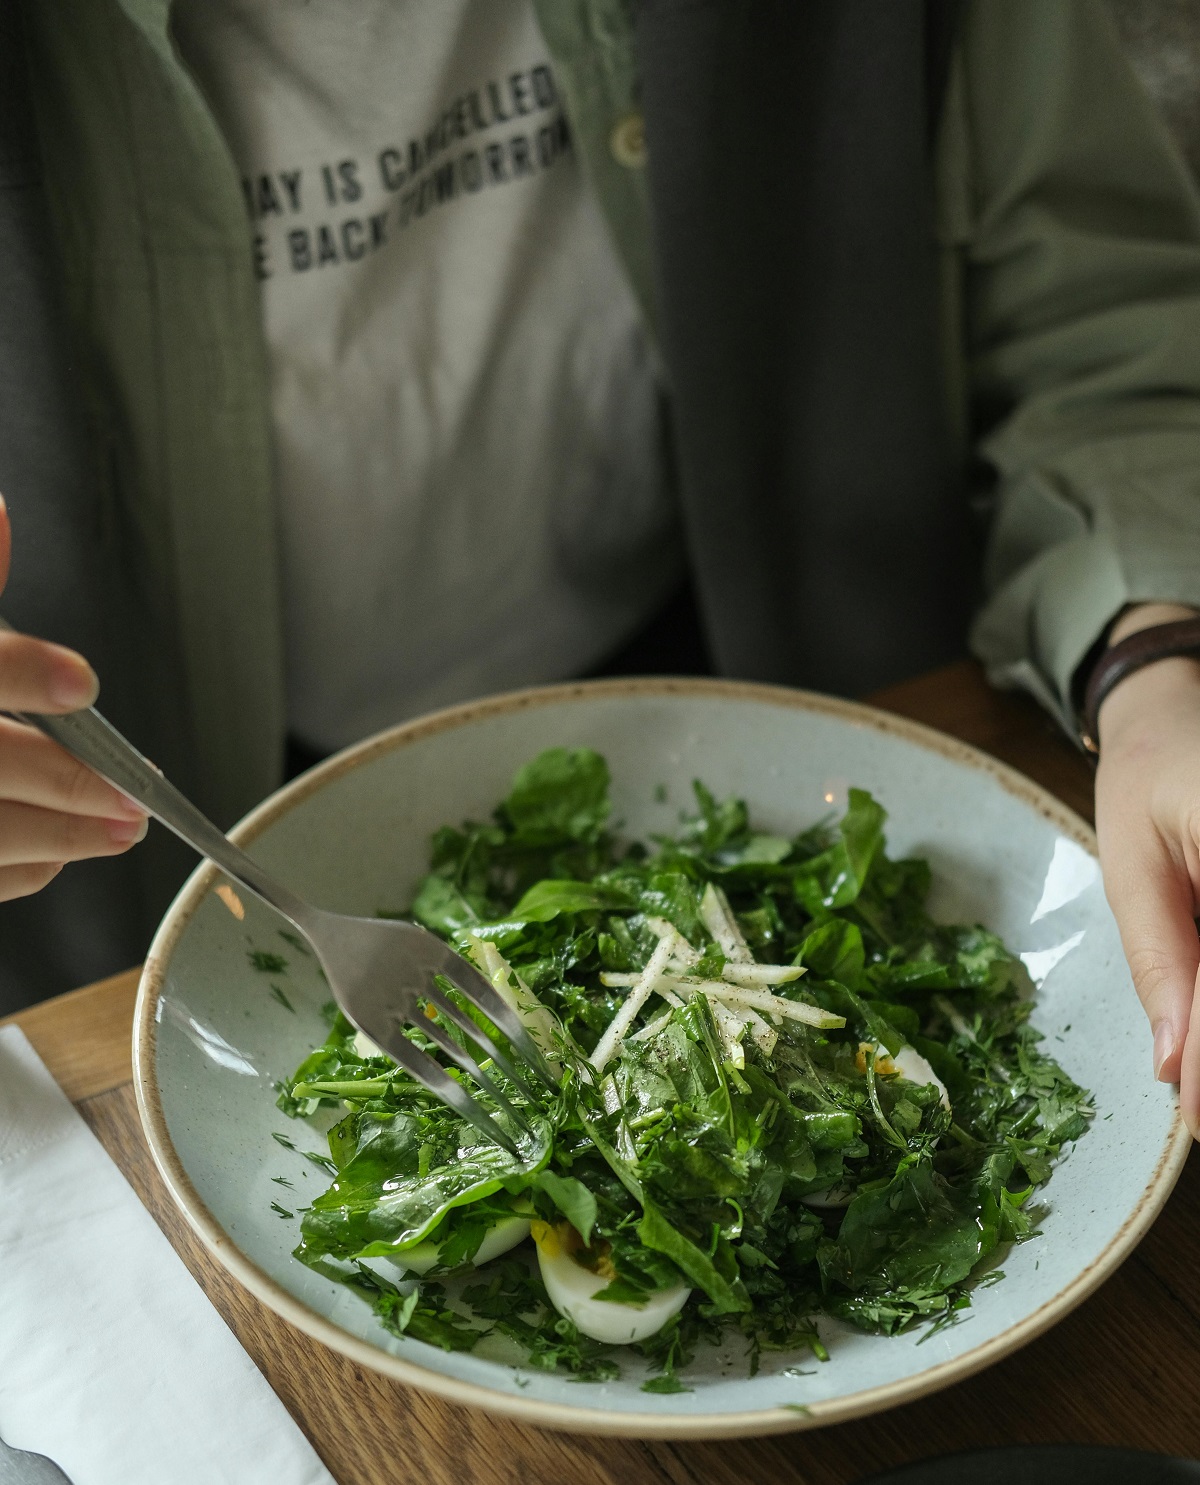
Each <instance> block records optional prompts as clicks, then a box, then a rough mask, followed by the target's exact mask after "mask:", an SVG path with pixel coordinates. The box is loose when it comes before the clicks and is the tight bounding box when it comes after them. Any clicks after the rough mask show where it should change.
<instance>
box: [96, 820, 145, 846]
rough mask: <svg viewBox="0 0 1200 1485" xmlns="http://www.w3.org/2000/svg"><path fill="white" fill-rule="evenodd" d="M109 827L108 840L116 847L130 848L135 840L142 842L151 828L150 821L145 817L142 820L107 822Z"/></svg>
mask: <svg viewBox="0 0 1200 1485" xmlns="http://www.w3.org/2000/svg"><path fill="white" fill-rule="evenodd" d="M105 824H106V825H107V826H108V838H109V840H111V841H112V843H113V844H114V845H117V846H128V845H132V844H133V842H134V841H135V840H141V838H142V836H144V835H145V833H146V830H147V829H148V827H149V824H150V822H149V820H147V819H146V818H145V816H143V817H142V818H141V819H140V820H106V821H105Z"/></svg>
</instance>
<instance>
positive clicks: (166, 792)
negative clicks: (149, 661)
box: [0, 619, 558, 1155]
mask: <svg viewBox="0 0 1200 1485" xmlns="http://www.w3.org/2000/svg"><path fill="white" fill-rule="evenodd" d="M0 629H4V630H8V631H9V632H11V626H10V625H8V624H6V623H5V622H4V620H3V619H0ZM9 715H11V716H13V717H15V719H16V720H17V721H19V722H25V723H27V724H29V725H31V726H33V727H36V728H38V729H39V730H40V731H41V732H44V733H45V734H46V736H47V737H50V738H53V740H54V741H55V742H56V743H58V744H60V746H62V747H64V748H65V749H66V750H67V752H68V753H70V754H72V756H74V757H75V758H78V759H79V761H80V762H81V763H85V764H86V765H87V766H88V767H89V768H92V769H94V770H95V771H96V772H97V773H98V774H100V775H101V776H102V777H103V778H105V779H107V780H108V782H109V783H110V784H112V785H113V786H114V787H115V788H117V789H119V790H120V791H121V793H122V794H126V795H128V796H129V798H130V799H133V800H135V801H136V802H137V803H138V804H140V805H142V806H143V808H145V809H147V810H149V812H150V813H151V814H152V815H153V816H154V818H155V819H156V820H160V821H161V822H162V823H163V824H164V825H166V826H167V827H168V829H170V830H173V831H174V832H175V834H176V835H178V836H179V837H180V838H181V839H182V840H185V841H186V842H187V843H188V845H189V846H192V847H193V848H194V849H195V850H197V851H199V852H200V854H201V855H202V856H207V857H208V859H209V860H210V861H213V862H215V863H216V864H217V865H218V866H219V867H220V868H221V870H222V871H224V872H225V873H226V874H227V875H228V876H230V877H232V878H233V880H234V881H235V882H238V883H240V885H241V886H243V887H245V888H246V889H247V890H248V891H250V892H253V893H254V895H255V896H256V897H260V898H262V900H263V901H264V902H265V903H266V904H267V905H268V906H269V907H273V908H274V909H275V910H276V912H279V913H282V914H283V916H284V917H285V918H286V919H287V920H288V922H289V923H291V924H292V925H293V927H295V928H296V929H298V930H299V931H300V933H302V934H303V935H304V937H305V938H306V939H307V940H308V942H309V944H311V946H312V949H313V952H314V953H315V954H316V957H317V960H318V962H319V963H320V965H321V968H322V969H323V970H324V971H325V977H326V979H327V980H328V981H329V987H330V989H331V990H332V992H333V998H334V1001H335V1002H336V1003H337V1006H338V1009H339V1010H341V1012H342V1013H343V1015H345V1016H346V1018H347V1019H348V1020H349V1021H350V1022H351V1023H352V1024H353V1025H354V1026H356V1027H357V1028H358V1030H359V1031H362V1032H364V1033H365V1034H366V1035H367V1036H369V1037H370V1038H371V1040H372V1041H373V1042H376V1043H378V1045H379V1046H381V1047H382V1048H383V1049H384V1051H385V1052H386V1053H387V1054H388V1056H389V1057H391V1058H392V1059H393V1060H394V1061H395V1062H397V1063H398V1064H399V1065H400V1066H401V1067H402V1068H404V1070H405V1071H406V1072H407V1073H409V1074H410V1075H411V1076H412V1077H413V1078H415V1079H416V1081H417V1082H418V1083H421V1084H423V1085H424V1087H426V1088H427V1089H428V1090H429V1091H430V1093H432V1094H433V1095H434V1096H435V1097H436V1098H438V1099H440V1100H441V1102H442V1103H444V1104H447V1105H449V1107H450V1108H452V1109H454V1111H455V1112H456V1113H458V1114H461V1115H462V1117H463V1118H464V1119H469V1120H470V1121H471V1123H472V1124H473V1125H474V1126H475V1127H476V1129H478V1130H479V1131H480V1132H481V1133H482V1134H484V1135H486V1136H487V1138H488V1139H490V1140H493V1141H495V1143H496V1144H498V1145H502V1146H503V1147H504V1148H505V1149H506V1150H508V1151H509V1152H510V1154H513V1155H519V1153H520V1152H519V1150H518V1149H517V1145H516V1143H515V1142H514V1141H513V1140H512V1138H510V1136H509V1135H508V1134H507V1132H506V1131H505V1130H504V1129H503V1128H501V1126H500V1125H499V1124H498V1123H497V1122H496V1120H495V1119H493V1118H492V1116H491V1115H490V1114H489V1113H488V1112H487V1110H486V1109H485V1108H483V1107H482V1105H480V1104H479V1103H478V1102H477V1101H476V1100H475V1099H474V1098H473V1097H472V1096H471V1094H470V1093H468V1091H467V1090H466V1089H465V1088H464V1087H463V1086H462V1084H461V1083H460V1082H458V1081H457V1079H455V1078H452V1077H451V1076H450V1075H449V1073H447V1072H446V1070H445V1069H444V1068H443V1067H442V1066H441V1065H440V1063H438V1062H437V1061H436V1059H435V1058H433V1057H430V1056H429V1055H428V1054H427V1053H426V1052H423V1051H422V1050H421V1049H420V1048H419V1047H417V1046H415V1045H414V1044H413V1043H412V1042H411V1041H410V1040H409V1039H408V1037H407V1036H406V1035H405V1034H404V1031H403V1029H402V1028H403V1026H404V1025H405V1024H408V1025H419V1026H420V1029H421V1031H422V1032H423V1033H424V1035H425V1036H427V1037H428V1038H429V1039H430V1040H431V1041H433V1042H435V1043H436V1044H437V1046H439V1047H440V1048H441V1049H442V1051H443V1052H445V1054H446V1055H447V1056H448V1057H449V1058H450V1059H451V1061H452V1062H454V1063H455V1064H456V1065H457V1066H458V1067H460V1068H461V1069H462V1071H463V1072H465V1073H466V1074H467V1075H468V1076H469V1077H470V1078H472V1079H473V1080H474V1081H475V1082H476V1083H478V1084H479V1086H480V1087H481V1088H483V1089H485V1090H486V1092H487V1093H488V1094H490V1095H491V1097H492V1098H493V1099H494V1100H495V1102H496V1103H497V1104H498V1105H499V1106H500V1107H501V1108H502V1109H504V1111H505V1112H506V1113H507V1114H508V1115H509V1117H510V1118H511V1119H512V1120H513V1122H514V1123H515V1124H516V1125H517V1126H518V1128H519V1129H521V1130H523V1131H524V1132H525V1133H528V1132H529V1125H528V1124H527V1122H526V1120H525V1119H524V1117H523V1116H522V1114H521V1113H520V1111H519V1110H518V1109H516V1108H514V1107H513V1105H512V1103H511V1102H510V1101H509V1099H508V1098H507V1097H505V1095H504V1093H503V1091H502V1090H501V1089H500V1088H498V1087H497V1086H496V1084H495V1083H494V1082H493V1080H492V1079H491V1078H489V1077H488V1075H487V1073H485V1072H484V1070H483V1069H482V1068H481V1067H480V1066H479V1064H478V1062H477V1061H476V1060H475V1058H474V1057H472V1056H471V1054H470V1053H469V1052H467V1051H464V1049H463V1048H462V1047H461V1046H460V1045H459V1044H458V1042H457V1041H456V1040H455V1038H454V1037H453V1036H451V1034H450V1031H449V1030H448V1026H449V1025H453V1026H455V1027H457V1028H458V1030H459V1031H460V1032H461V1033H462V1034H463V1035H464V1036H466V1037H467V1038H469V1040H470V1041H471V1042H472V1043H474V1044H475V1046H476V1047H477V1048H478V1049H480V1050H481V1051H482V1053H483V1054H484V1057H485V1058H491V1060H492V1062H493V1063H494V1064H495V1065H496V1066H497V1067H499V1068H500V1069H501V1071H502V1072H504V1073H505V1074H506V1076H507V1077H508V1078H509V1079H510V1080H511V1081H512V1083H513V1084H514V1085H515V1086H516V1087H517V1088H519V1089H520V1090H521V1092H522V1093H524V1094H525V1096H526V1098H528V1099H530V1100H531V1101H532V1098H533V1095H532V1093H531V1092H530V1089H529V1087H528V1084H527V1083H526V1082H525V1080H524V1078H523V1077H522V1076H521V1074H520V1073H519V1072H518V1070H517V1069H516V1067H514V1065H513V1063H512V1060H511V1059H510V1058H509V1057H508V1056H507V1055H506V1054H505V1053H504V1052H503V1051H502V1050H501V1048H500V1047H498V1046H497V1045H496V1043H495V1041H494V1040H493V1039H492V1038H491V1037H490V1036H489V1035H488V1034H487V1033H486V1032H485V1031H484V1030H483V1029H482V1028H481V1027H480V1026H479V1025H478V1024H477V1023H476V1021H475V1020H474V1019H473V1018H472V1017H471V1016H469V1015H467V1013H466V1012H465V1011H464V1010H462V1009H461V1008H460V1007H459V1006H457V1005H455V1004H454V1002H453V1001H452V1000H450V999H449V997H448V996H446V995H445V994H443V992H442V991H441V990H440V989H439V988H438V987H437V986H436V985H435V984H434V977H435V976H442V977H444V978H445V979H446V980H448V981H449V982H450V984H452V985H453V986H454V988H455V989H456V990H457V991H458V992H459V993H460V994H461V995H462V996H463V997H464V998H465V999H466V1000H467V1001H468V1002H469V1003H470V1004H471V1005H473V1006H474V1007H475V1008H476V1010H478V1011H481V1012H482V1013H483V1015H484V1016H486V1017H487V1019H488V1020H489V1021H490V1022H491V1023H492V1025H493V1026H495V1027H497V1028H498V1029H499V1030H500V1031H501V1032H503V1034H504V1035H505V1036H506V1037H507V1038H508V1040H509V1043H510V1044H511V1046H512V1048H513V1049H514V1050H515V1051H516V1052H518V1053H519V1054H520V1056H521V1057H522V1058H523V1059H524V1061H525V1062H527V1063H528V1064H529V1066H530V1067H531V1068H532V1069H533V1071H534V1072H535V1073H536V1075H537V1077H538V1078H539V1079H540V1080H541V1081H542V1082H543V1083H544V1084H545V1085H546V1086H547V1087H548V1088H549V1089H550V1090H551V1091H552V1092H557V1091H558V1085H557V1083H556V1082H555V1080H554V1078H553V1076H552V1074H551V1072H550V1069H549V1068H548V1067H547V1065H546V1061H545V1058H544V1057H543V1056H542V1054H541V1052H540V1051H539V1050H538V1047H537V1045H536V1043H535V1042H534V1041H533V1039H532V1038H531V1037H530V1035H529V1033H528V1031H527V1030H526V1029H525V1027H524V1025H523V1024H522V1022H521V1019H520V1017H519V1016H518V1015H517V1013H516V1011H514V1010H513V1008H512V1007H511V1006H510V1005H509V1004H508V1003H507V1001H505V1000H504V999H502V997H501V996H500V995H498V994H497V993H496V991H495V989H494V988H493V987H492V985H491V984H490V983H489V982H488V981H487V980H486V979H485V978H484V976H483V975H481V974H480V973H479V971H478V970H477V969H476V968H475V967H474V965H472V964H470V963H468V961H467V960H466V959H464V958H463V957H462V955H461V954H456V953H455V952H454V950H453V949H451V948H450V947H449V946H448V945H447V944H444V943H443V942H442V940H441V939H440V938H437V937H435V936H434V934H432V933H430V932H428V931H427V930H426V929H424V928H421V927H419V926H418V925H417V924H415V923H407V922H403V921H401V920H399V919H391V918H352V917H348V916H347V915H345V914H343V913H331V912H327V911H326V910H325V909H324V908H318V907H314V906H313V905H312V904H311V903H308V902H304V901H303V900H302V899H301V898H299V897H297V896H296V895H295V894H294V893H293V892H290V891H289V890H288V889H287V888H286V887H284V886H283V885H282V884H281V883H279V882H277V881H276V880H275V879H274V878H273V877H271V876H270V875H268V873H267V872H265V871H264V870H263V869H262V867H261V866H259V865H258V863H257V862H255V861H252V860H251V858H250V857H249V856H247V855H246V853H245V852H244V851H242V850H239V848H238V847H237V846H235V845H234V844H233V842H232V841H231V840H229V839H228V838H227V837H226V836H224V835H222V833H221V832H220V831H219V830H218V829H217V827H216V826H215V825H214V824H213V823H212V822H211V821H210V820H208V819H207V818H206V817H205V816H204V815H203V814H201V812H200V811H199V810H198V809H197V808H196V806H195V805H194V804H192V803H191V801H190V800H188V799H186V798H185V797H184V796H183V795H182V794H181V793H180V792H179V790H178V789H176V788H175V786H174V785H173V784H170V783H168V782H167V780H166V779H165V778H164V777H163V775H162V774H161V773H160V772H159V771H158V769H157V768H155V767H154V765H153V764H152V763H151V762H150V761H149V760H148V759H146V758H144V757H143V756H142V755H141V753H139V752H138V751H137V749H136V748H135V747H134V746H133V744H132V743H130V742H129V741H128V740H127V739H126V738H124V737H123V736H122V735H121V733H119V732H118V731H117V729H116V728H115V727H114V726H113V725H112V724H111V723H110V722H108V721H107V720H106V719H105V718H104V717H102V716H101V715H100V713H99V712H98V711H97V710H96V709H95V708H94V707H88V708H86V709H84V710H82V711H77V712H68V713H67V714H66V715H65V716H41V715H32V714H27V713H9ZM422 1002H424V1004H425V1006H426V1007H428V1008H429V1009H431V1010H433V1011H436V1013H437V1017H438V1019H433V1018H431V1017H430V1016H429V1015H428V1014H426V1013H423V1012H422V1010H421V1003H422ZM442 1023H446V1024H442Z"/></svg>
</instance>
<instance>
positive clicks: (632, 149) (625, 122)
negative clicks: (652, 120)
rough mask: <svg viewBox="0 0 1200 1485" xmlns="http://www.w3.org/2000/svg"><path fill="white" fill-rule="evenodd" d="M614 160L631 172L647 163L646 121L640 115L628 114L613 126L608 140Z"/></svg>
mask: <svg viewBox="0 0 1200 1485" xmlns="http://www.w3.org/2000/svg"><path fill="white" fill-rule="evenodd" d="M608 144H609V148H610V149H611V150H612V154H613V159H614V160H615V161H616V162H617V164H618V165H624V166H625V167H626V168H627V169H629V170H639V169H641V167H642V166H643V165H645V163H646V121H645V119H644V118H643V117H642V115H641V114H640V113H627V114H625V115H624V116H623V117H622V118H619V119H618V120H617V122H616V123H615V124H614V125H613V131H612V133H611V134H610V135H609V139H608Z"/></svg>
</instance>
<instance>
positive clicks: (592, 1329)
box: [533, 1222, 692, 1346]
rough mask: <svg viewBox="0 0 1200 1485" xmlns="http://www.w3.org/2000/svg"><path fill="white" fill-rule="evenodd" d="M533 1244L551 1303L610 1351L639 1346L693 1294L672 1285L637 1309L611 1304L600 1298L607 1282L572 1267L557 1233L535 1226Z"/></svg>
mask: <svg viewBox="0 0 1200 1485" xmlns="http://www.w3.org/2000/svg"><path fill="white" fill-rule="evenodd" d="M533 1239H534V1242H535V1244H536V1245H537V1256H538V1267H539V1268H540V1269H541V1273H542V1283H543V1284H544V1285H545V1286H546V1293H547V1294H548V1295H549V1297H550V1303H551V1304H552V1305H553V1306H554V1308H555V1309H556V1310H557V1311H558V1313H559V1314H560V1315H565V1316H566V1317H567V1319H568V1320H570V1321H571V1322H572V1323H573V1324H575V1325H577V1326H578V1327H579V1330H580V1331H581V1332H582V1334H584V1335H586V1336H591V1338H592V1340H594V1341H603V1342H604V1343H605V1344H606V1345H609V1346H628V1345H631V1344H632V1343H633V1342H634V1341H644V1340H645V1339H646V1338H647V1336H652V1335H655V1334H656V1333H657V1332H658V1331H660V1330H661V1329H662V1328H663V1326H664V1325H665V1324H666V1323H667V1321H668V1320H669V1319H670V1318H671V1316H672V1315H677V1314H678V1313H679V1311H680V1310H682V1309H683V1307H684V1305H685V1304H686V1303H687V1298H688V1295H689V1294H691V1292H692V1291H691V1289H690V1288H689V1287H688V1286H687V1285H686V1284H674V1285H672V1286H671V1288H670V1289H660V1290H659V1291H658V1292H657V1293H656V1294H650V1295H647V1296H646V1302H645V1303H644V1304H641V1305H626V1304H613V1303H611V1302H610V1301H607V1300H605V1299H602V1298H600V1296H601V1295H603V1293H604V1291H605V1290H606V1289H607V1288H608V1286H609V1284H610V1283H611V1282H612V1279H611V1276H609V1277H606V1276H605V1275H604V1274H601V1273H594V1272H593V1271H592V1270H591V1269H590V1268H584V1266H583V1265H582V1264H581V1263H577V1262H576V1261H575V1259H574V1258H572V1257H571V1254H570V1253H569V1252H567V1250H566V1246H565V1245H564V1244H563V1242H562V1241H561V1238H560V1235H559V1231H558V1229H557V1228H554V1227H551V1226H550V1224H549V1223H547V1222H535V1224H534V1226H533ZM576 1240H577V1241H578V1239H576Z"/></svg>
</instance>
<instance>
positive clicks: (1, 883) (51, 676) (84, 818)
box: [0, 496, 147, 902]
mask: <svg viewBox="0 0 1200 1485" xmlns="http://www.w3.org/2000/svg"><path fill="white" fill-rule="evenodd" d="M11 551H12V533H11V528H10V526H9V523H8V512H7V511H6V509H5V506H4V498H3V496H0V592H3V590H4V584H5V583H6V582H7V580H8V564H9V556H10V554H11ZM99 689H100V686H99V682H98V681H97V680H96V676H95V673H94V671H93V670H92V668H91V666H90V665H89V664H88V663H87V661H86V660H85V659H84V658H83V656H82V655H77V654H76V653H75V652H74V650H67V649H64V648H63V647H62V646H61V645H53V644H48V643H47V642H46V641H45V640H40V639H31V638H29V637H28V636H27V635H24V634H9V633H5V632H0V711H14V712H73V711H77V710H78V709H79V708H80V707H84V706H91V704H92V703H93V702H94V701H95V699H96V694H97V692H98V691H99ZM146 825H147V820H146V813H145V811H144V810H142V809H140V808H139V807H138V806H137V805H136V804H132V803H130V801H129V800H128V799H126V798H125V796H124V795H123V794H120V793H118V792H117V790H116V789H114V788H113V787H112V785H111V784H106V783H105V782H104V780H103V779H102V778H101V777H100V776H99V775H98V774H95V773H93V772H92V770H91V769H90V768H85V767H84V765H83V764H82V763H77V762H76V761H75V759H74V758H72V757H71V756H70V754H69V753H66V752H64V751H63V749H62V748H60V747H59V746H58V744H57V743H54V742H51V741H50V739H49V738H48V737H45V736H43V735H42V733H40V732H35V731H34V730H33V728H32V727H25V726H22V724H21V723H19V722H13V721H10V720H9V719H8V718H7V717H0V902H5V901H7V900H8V899H9V898H13V897H25V896H27V895H28V894H29V893H31V892H39V891H40V890H41V889H42V888H43V887H44V886H45V885H46V883H47V882H49V881H51V880H52V879H53V878H54V877H56V876H57V875H58V873H59V872H60V871H61V870H62V869H63V867H64V866H65V865H66V863H67V862H68V861H81V860H83V859H84V858H85V857H88V856H118V855H120V854H121V852H122V851H127V850H128V849H129V848H130V846H132V845H134V844H135V843H136V842H137V841H139V840H141V838H142V837H143V836H144V835H145V833H146Z"/></svg>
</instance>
